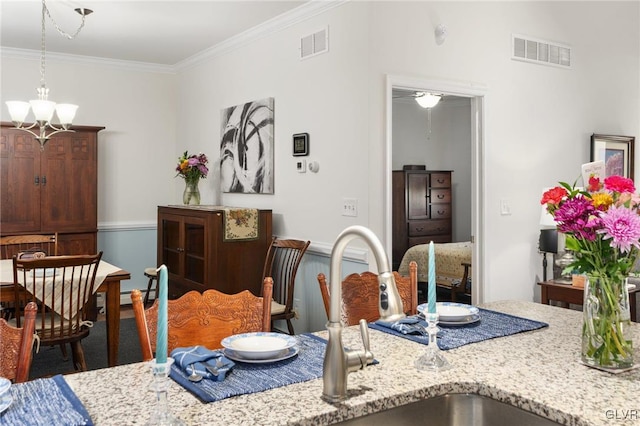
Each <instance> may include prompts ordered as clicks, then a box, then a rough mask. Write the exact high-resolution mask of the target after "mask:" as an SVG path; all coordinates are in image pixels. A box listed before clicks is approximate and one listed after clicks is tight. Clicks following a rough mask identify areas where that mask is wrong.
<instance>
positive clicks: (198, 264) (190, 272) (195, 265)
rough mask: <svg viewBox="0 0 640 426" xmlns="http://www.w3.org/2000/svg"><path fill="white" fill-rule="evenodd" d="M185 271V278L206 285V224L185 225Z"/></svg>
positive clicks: (188, 223) (189, 223)
mask: <svg viewBox="0 0 640 426" xmlns="http://www.w3.org/2000/svg"><path fill="white" fill-rule="evenodd" d="M184 228H185V271H184V277H185V278H186V279H188V280H190V281H195V282H197V283H200V284H203V285H204V270H205V264H204V259H205V257H204V255H205V252H204V251H205V248H204V246H205V244H204V235H205V232H204V224H202V223H191V222H187V223H185V226H184Z"/></svg>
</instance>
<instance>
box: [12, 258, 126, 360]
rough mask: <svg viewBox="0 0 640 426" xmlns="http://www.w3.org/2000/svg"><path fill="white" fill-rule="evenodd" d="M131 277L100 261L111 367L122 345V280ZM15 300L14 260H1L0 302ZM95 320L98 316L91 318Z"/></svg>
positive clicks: (99, 290) (97, 288) (97, 286)
mask: <svg viewBox="0 0 640 426" xmlns="http://www.w3.org/2000/svg"><path fill="white" fill-rule="evenodd" d="M128 279H131V274H130V273H129V272H127V271H125V270H124V269H122V268H120V267H118V266H115V265H112V264H110V263H108V262H105V261H104V260H101V261H100V264H99V265H98V270H97V272H96V281H95V287H94V288H95V292H96V293H104V295H105V316H106V326H107V327H106V329H107V342H106V346H107V362H108V365H109V367H114V366H116V365H118V349H119V346H120V282H121V281H124V280H128ZM14 301H15V295H14V291H13V260H12V259H2V260H0V302H4V303H11V302H14ZM90 319H92V320H95V319H96V318H95V317H94V318H90Z"/></svg>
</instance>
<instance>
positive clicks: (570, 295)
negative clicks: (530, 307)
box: [538, 280, 640, 322]
mask: <svg viewBox="0 0 640 426" xmlns="http://www.w3.org/2000/svg"><path fill="white" fill-rule="evenodd" d="M538 285H539V286H540V302H541V303H543V304H545V305H548V304H549V301H550V300H555V301H558V302H561V304H562V306H563V307H565V308H568V307H569V304H570V303H571V304H573V305H582V303H583V298H584V289H582V288H580V287H574V286H572V285H571V284H564V283H558V282H556V281H554V280H549V281H543V282H539V283H538ZM639 291H640V288H639V286H638V285H636V287H635V288H632V289H630V290H629V310H630V314H631V321H633V322H637V321H636V293H637V292H639Z"/></svg>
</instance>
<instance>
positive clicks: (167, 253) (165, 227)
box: [162, 218, 182, 275]
mask: <svg viewBox="0 0 640 426" xmlns="http://www.w3.org/2000/svg"><path fill="white" fill-rule="evenodd" d="M180 227H181V222H180V221H179V220H172V219H168V218H165V219H163V220H162V263H164V264H165V265H166V266H167V269H168V270H169V274H176V275H180V256H181V254H182V245H181V244H180Z"/></svg>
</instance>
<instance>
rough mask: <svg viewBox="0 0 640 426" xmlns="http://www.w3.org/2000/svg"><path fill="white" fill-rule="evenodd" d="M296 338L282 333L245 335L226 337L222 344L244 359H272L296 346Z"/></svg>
mask: <svg viewBox="0 0 640 426" xmlns="http://www.w3.org/2000/svg"><path fill="white" fill-rule="evenodd" d="M297 343H298V340H297V339H296V338H295V337H292V336H289V335H288V334H282V333H267V332H257V333H243V334H236V335H233V336H229V337H225V338H224V339H222V341H221V342H220V344H221V345H222V346H223V347H225V348H226V349H231V350H233V352H234V353H235V354H236V355H238V356H241V357H242V358H244V359H271V358H273V357H275V356H277V355H279V354H280V353H281V352H282V351H283V350H285V349H289V348H291V347H293V346H295V345H296V344H297Z"/></svg>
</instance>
